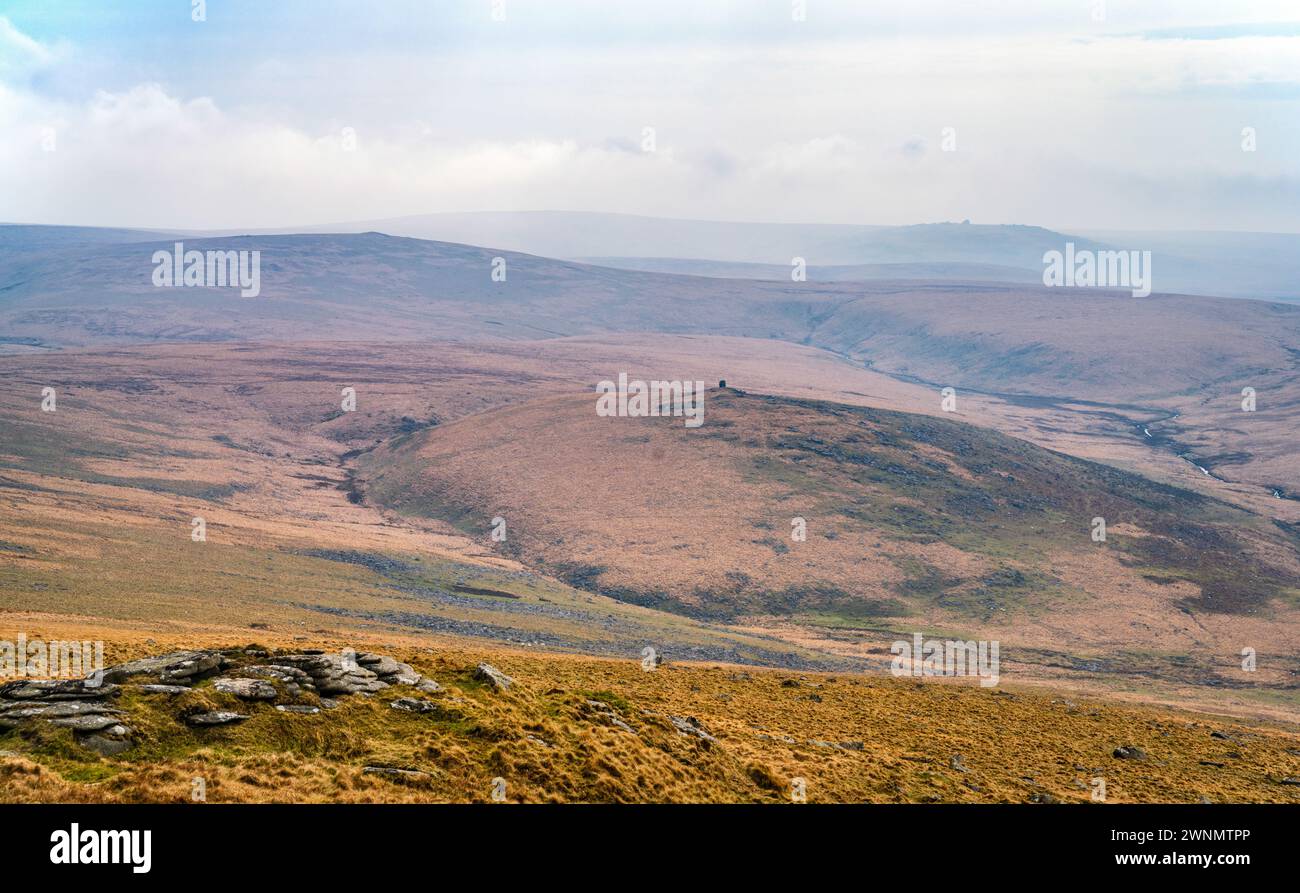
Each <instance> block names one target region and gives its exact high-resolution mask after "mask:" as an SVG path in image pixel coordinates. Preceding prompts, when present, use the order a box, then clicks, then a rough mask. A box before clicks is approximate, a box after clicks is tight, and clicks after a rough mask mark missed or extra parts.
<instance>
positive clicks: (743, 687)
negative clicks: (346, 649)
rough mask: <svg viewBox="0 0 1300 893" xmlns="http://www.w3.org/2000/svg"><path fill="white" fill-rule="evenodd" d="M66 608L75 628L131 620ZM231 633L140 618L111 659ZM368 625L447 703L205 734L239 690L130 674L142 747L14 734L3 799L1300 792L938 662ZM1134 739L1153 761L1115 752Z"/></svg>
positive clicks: (61, 625) (1251, 768) (1109, 708)
mask: <svg viewBox="0 0 1300 893" xmlns="http://www.w3.org/2000/svg"><path fill="white" fill-rule="evenodd" d="M47 626H49V627H50V629H51V630H52V631H53V632H57V633H59V634H60V635H63V636H65V637H68V638H72V637H79V638H87V637H94V636H100V635H106V634H108V635H111V634H113V633H114V632H115V631H114V630H113V629H112V628H104V627H100V626H92V625H88V626H81V627H78V626H75V625H72V624H69V623H67V622H61V621H54V620H52V621H50V622H49V623H47ZM231 638H232V637H231V636H230V635H227V636H224V637H223V636H212V637H207V636H205V637H203V638H201V639H196V638H194V637H192V636H189V637H187V636H170V635H169V636H161V635H158V634H155V635H154V636H150V637H149V639H148V640H146V639H142V638H140V637H139V634H137V633H125V634H119V636H118V638H117V639H116V640H110V641H111V643H112V645H111V648H110V651H111V652H112V656H111V659H123V658H127V657H133V656H139V655H141V654H144V653H157V652H160V651H162V650H166V649H171V648H175V647H185V646H195V645H210V644H215V643H217V642H229V641H230V640H231ZM150 641H152V644H149V642H150ZM353 641H354V643H355V644H358V645H361V646H363V647H380V645H381V644H382V646H383V647H385V648H387V649H389V650H390V651H391V653H393V654H395V655H396V656H398V657H399V658H401V659H404V660H408V661H409V662H411V663H412V664H413V665H415V666H416V667H417V668H418V669H420V670H421V671H422V672H425V673H426V674H428V675H430V676H432V677H434V678H436V679H437V680H438V681H439V682H440V683H442V684H443V685H444V686H445V688H446V691H445V692H444V693H442V694H440V695H434V696H431V698H432V699H433V700H435V701H437V702H438V703H439V704H440V705H441V707H440V709H439V710H438V711H436V712H434V713H429V714H422V715H412V714H407V713H403V712H400V711H397V710H393V709H391V708H389V707H388V706H387V702H388V701H390V700H391V699H392V698H394V697H397V696H398V695H399V694H408V695H409V694H411V692H410V691H409V690H402V691H399V690H397V689H394V690H390V691H386V692H383V693H380V694H379V695H377V696H374V697H370V698H366V697H361V696H353V697H349V698H344V699H343V701H342V706H340V707H338V708H337V709H335V710H332V711H325V712H323V713H321V714H318V715H309V716H297V715H285V714H281V713H277V712H276V711H274V710H273V709H272V708H271V707H270V706H269V705H265V704H260V705H248V704H239V705H237V706H239V708H240V709H241V710H243V711H245V712H251V713H252V714H253V716H252V718H251V719H249V720H248V721H247V722H245V723H243V724H241V725H238V726H232V727H225V728H221V729H211V730H206V731H195V730H191V729H189V728H188V727H186V726H184V725H183V724H181V723H180V722H179V721H178V720H177V719H176V716H175V714H176V711H177V710H178V709H179V704H178V701H179V700H181V699H188V701H193V702H195V703H203V704H204V705H205V706H227V707H229V706H236V704H235V703H234V702H233V700H232V699H230V698H229V696H226V695H220V694H217V693H215V692H212V691H211V689H207V688H204V687H202V686H200V688H199V689H198V690H196V691H194V692H191V693H189V694H186V695H184V696H182V698H181V699H171V700H169V699H168V698H166V697H161V696H142V695H140V694H137V693H128V694H126V695H125V696H124V697H123V698H122V699H121V704H122V705H123V706H125V707H126V709H127V710H128V711H129V713H130V720H129V721H130V722H131V723H132V724H133V725H134V726H135V727H136V728H137V730H138V732H139V737H140V740H139V743H138V746H137V747H136V749H135V750H133V751H130V752H128V753H127V754H124V755H122V756H120V757H117V758H105V757H99V756H97V755H95V754H92V753H90V752H88V751H85V750H82V749H81V748H79V747H77V746H75V745H74V744H72V743H71V739H70V737H68V736H67V735H66V734H63V733H53V732H51V731H48V730H36V731H30V732H26V733H24V732H22V731H15V732H10V733H8V734H6V735H5V736H4V737H3V738H0V748H3V749H4V751H5V754H4V756H3V758H0V799H3V800H5V801H18V802H185V801H189V800H190V799H191V792H192V790H193V784H194V779H196V778H202V779H203V780H204V783H205V786H206V797H207V800H208V802H488V801H490V800H491V799H492V789H493V779H494V778H497V777H500V778H503V779H505V782H506V800H507V801H508V802H516V803H518V802H531V803H536V802H618V803H636V802H755V803H772V804H778V803H788V802H791V799H792V798H791V793H792V790H793V787H792V786H793V785H794V783H795V780H796V779H804V782H805V787H806V792H807V799H808V801H809V802H836V803H845V802H932V801H943V802H1026V801H1031V800H1035V799H1038V800H1042V799H1047V800H1049V801H1050V800H1051V799H1055V800H1060V801H1062V802H1089V801H1090V800H1091V799H1092V794H1091V792H1092V790H1093V779H1095V778H1104V779H1105V785H1106V794H1107V801H1108V802H1121V803H1122V802H1198V801H1200V800H1201V799H1202V798H1206V799H1209V800H1212V801H1214V802H1242V801H1250V802H1286V803H1297V802H1300V788H1297V787H1295V786H1291V785H1286V784H1282V783H1281V781H1282V779H1284V778H1289V777H1295V776H1297V775H1300V735H1297V734H1296V733H1295V732H1294V731H1287V730H1282V729H1279V728H1274V727H1270V726H1267V725H1257V724H1256V725H1248V724H1242V723H1239V722H1232V721H1226V720H1222V719H1220V718H1215V717H1209V716H1205V715H1197V714H1191V713H1184V712H1177V711H1171V710H1162V709H1154V708H1148V707H1135V706H1117V705H1115V704H1112V703H1106V702H1095V701H1092V700H1080V701H1077V702H1075V701H1071V700H1068V699H1065V698H1062V697H1059V696H1052V695H1050V694H1044V693H1039V692H1035V691H1030V690H1020V689H1016V690H1013V691H1006V690H987V689H981V688H979V687H977V686H969V685H961V684H952V683H946V684H945V683H940V682H934V681H928V680H927V681H925V682H921V681H916V680H910V679H893V678H888V677H867V676H861V675H845V674H837V675H827V674H798V675H796V674H792V673H789V672H783V671H777V670H755V669H753V668H741V667H736V666H727V665H700V664H689V665H688V664H681V665H678V664H671V663H670V664H666V665H664V666H662V667H660V668H659V669H657V670H654V671H649V672H647V671H645V670H643V669H642V668H641V665H640V663H638V662H637V661H634V660H628V661H612V660H602V659H596V658H588V657H578V656H572V655H553V654H530V653H526V652H521V651H518V650H507V649H502V648H491V647H483V646H470V645H465V644H463V643H461V644H452V643H450V642H446V643H438V644H436V645H433V646H432V647H430V646H429V645H428V644H427V640H423V641H425V643H426V644H421V645H417V644H414V643H415V642H416V641H421V640H417V639H409V638H408V639H405V640H401V641H392V642H386V643H377V642H370V641H356V640H353ZM262 644H267V645H270V646H272V647H274V646H276V645H281V646H284V647H288V648H299V647H302V644H301V643H297V642H292V641H278V642H277V641H269V642H266V643H262ZM312 644H321V645H326V646H330V647H338V646H339V645H340V644H341V643H340V642H338V641H322V642H320V643H312ZM482 660H489V661H491V662H492V663H493V664H494V665H495V666H497V667H498V668H500V669H501V670H503V671H504V672H506V673H508V674H510V675H511V676H512V677H513V678H514V679H515V684H514V685H513V686H512V687H511V688H510V690H509V691H507V692H504V693H499V692H494V691H491V690H489V689H487V688H485V687H484V686H483V685H482V684H480V683H478V682H476V681H475V680H474V679H473V678H472V670H473V667H474V666H476V665H477V663H478V662H479V661H482ZM590 700H595V701H601V702H603V704H604V705H606V707H607V708H608V711H609V712H612V713H614V714H615V715H617V717H618V718H619V719H620V720H622V721H623V722H625V723H626V724H627V725H628V726H630V727H631V728H632V729H633V730H634V731H633V732H627V731H624V730H622V729H619V728H617V727H616V726H615V725H614V724H613V723H612V722H611V721H610V720H609V718H608V717H607V716H604V715H602V714H603V713H604V712H605V710H606V707H601V708H593V707H591V706H590V705H589V704H588V701H590ZM227 701H229V703H227ZM670 715H671V716H682V717H693V718H694V719H695V720H696V721H697V722H698V724H699V725H700V726H702V727H703V728H704V729H706V730H708V731H709V732H710V733H711V734H712V735H714V736H715V737H716V738H717V741H716V742H715V743H711V744H710V743H706V742H704V741H702V740H700V739H698V738H694V737H688V736H683V735H681V734H680V733H678V731H677V730H676V729H675V728H674V727H673V726H672V724H671V722H670V720H668V719H667V717H668V716H670ZM1211 732H1219V733H1222V734H1225V735H1228V736H1229V738H1227V739H1224V738H1215V737H1211ZM816 742H827V743H833V744H836V745H840V747H834V748H832V747H828V746H825V744H818V743H816ZM1133 745H1136V746H1138V747H1141V748H1143V749H1144V750H1145V751H1146V752H1147V754H1148V755H1149V756H1148V758H1147V759H1146V760H1142V761H1132V760H1121V759H1117V758H1115V757H1114V756H1113V755H1112V752H1113V751H1114V749H1115V748H1116V747H1119V746H1133ZM955 756H960V765H962V766H964V768H965V770H966V771H960V770H959V769H958V768H956V767H955V766H954V764H953V758H954V757H955ZM371 765H382V766H392V767H399V768H406V769H413V770H417V771H420V772H423V773H427V776H421V777H419V778H418V779H416V780H415V781H413V782H404V781H394V780H390V779H389V778H386V777H380V776H375V775H370V774H366V773H364V772H363V769H364V767H365V766H371Z"/></svg>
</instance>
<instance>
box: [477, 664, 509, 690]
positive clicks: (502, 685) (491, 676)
mask: <svg viewBox="0 0 1300 893" xmlns="http://www.w3.org/2000/svg"><path fill="white" fill-rule="evenodd" d="M474 678H475V679H477V680H479V681H480V682H486V683H487V684H488V685H490V686H492V687H493V688H495V689H496V690H497V691H505V690H506V689H508V688H509V687H510V686H511V685H512V684H513V683H514V680H513V679H511V678H510V677H509V676H507V675H506V674H505V673H502V672H501V671H500V670H498V669H497V668H496V667H494V666H492V665H491V664H479V665H478V667H477V668H476V669H475V670H474Z"/></svg>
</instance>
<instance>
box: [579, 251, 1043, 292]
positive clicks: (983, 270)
mask: <svg viewBox="0 0 1300 893" xmlns="http://www.w3.org/2000/svg"><path fill="white" fill-rule="evenodd" d="M575 260H579V261H582V262H583V263H589V264H595V265H597V266H602V267H615V268H617V269H620V270H644V271H646V272H652V273H676V274H678V275H682V276H713V277H715V278H719V279H771V280H774V281H781V282H789V281H791V265H789V264H786V265H784V266H782V265H781V264H754V263H742V262H738V261H713V260H692V259H690V258H682V257H579V258H575ZM806 274H807V277H808V279H809V280H810V281H812V282H864V281H866V280H870V279H891V280H894V279H924V280H936V279H939V280H943V279H951V280H955V281H959V282H1015V283H1020V284H1024V285H1040V284H1041V283H1042V281H1043V279H1042V275H1041V274H1039V273H1035V272H1033V271H1032V270H1024V269H1021V268H1019V267H1006V266H999V265H997V264H972V263H928V264H927V263H903V264H846V265H840V266H826V267H807V268H806Z"/></svg>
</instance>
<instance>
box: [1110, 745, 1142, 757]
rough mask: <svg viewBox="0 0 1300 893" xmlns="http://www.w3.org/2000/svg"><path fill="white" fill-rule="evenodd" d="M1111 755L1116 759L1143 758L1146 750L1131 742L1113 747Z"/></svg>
mask: <svg viewBox="0 0 1300 893" xmlns="http://www.w3.org/2000/svg"><path fill="white" fill-rule="evenodd" d="M1111 756H1113V757H1115V759H1117V760H1145V759H1146V758H1147V752H1146V751H1145V750H1143V749H1142V748H1140V747H1138V746H1137V745H1135V744H1133V745H1126V746H1124V747H1117V748H1115V750H1114V752H1113V753H1112V754H1111Z"/></svg>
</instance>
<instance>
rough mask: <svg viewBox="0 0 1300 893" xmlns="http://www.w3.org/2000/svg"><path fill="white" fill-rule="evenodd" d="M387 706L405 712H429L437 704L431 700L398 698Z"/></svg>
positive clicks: (435, 708)
mask: <svg viewBox="0 0 1300 893" xmlns="http://www.w3.org/2000/svg"><path fill="white" fill-rule="evenodd" d="M388 706H389V707H392V708H393V709H394V710H405V711H406V712H407V713H431V712H433V711H434V710H437V709H438V705H437V704H436V703H434V702H433V701H421V700H418V699H416V698H398V699H397V700H396V701H393V702H392V703H391V704H389V705H388Z"/></svg>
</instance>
